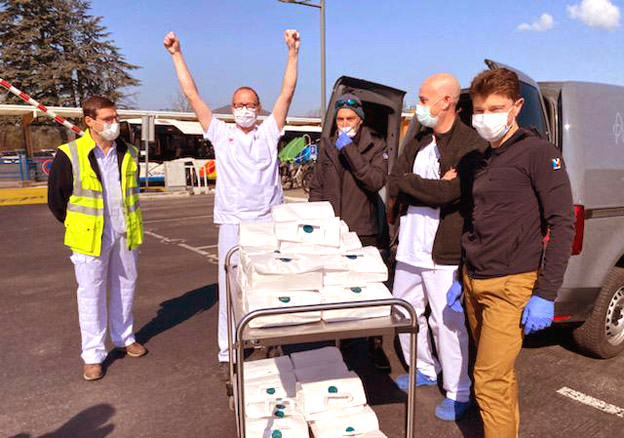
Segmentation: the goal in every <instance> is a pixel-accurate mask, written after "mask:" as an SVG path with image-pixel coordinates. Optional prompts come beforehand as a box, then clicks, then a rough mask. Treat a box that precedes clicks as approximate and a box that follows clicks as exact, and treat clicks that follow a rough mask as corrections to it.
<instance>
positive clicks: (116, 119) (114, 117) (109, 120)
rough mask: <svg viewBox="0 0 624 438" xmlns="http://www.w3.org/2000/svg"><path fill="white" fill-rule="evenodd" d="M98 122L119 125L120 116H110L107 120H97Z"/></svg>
mask: <svg viewBox="0 0 624 438" xmlns="http://www.w3.org/2000/svg"><path fill="white" fill-rule="evenodd" d="M95 120H97V121H98V122H103V123H115V122H117V123H119V116H110V117H106V118H105V119H97V118H96V119H95Z"/></svg>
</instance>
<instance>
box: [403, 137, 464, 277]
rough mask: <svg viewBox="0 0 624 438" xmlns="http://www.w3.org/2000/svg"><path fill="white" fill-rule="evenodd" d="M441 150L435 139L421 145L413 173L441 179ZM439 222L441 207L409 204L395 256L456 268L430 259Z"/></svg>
mask: <svg viewBox="0 0 624 438" xmlns="http://www.w3.org/2000/svg"><path fill="white" fill-rule="evenodd" d="M439 159H440V151H439V150H438V146H437V144H436V142H435V137H434V139H433V141H432V142H431V143H429V144H428V145H426V146H423V147H422V148H421V150H420V151H419V152H418V153H417V154H416V159H415V160H414V167H413V169H412V171H413V173H415V174H416V175H418V176H420V177H422V178H425V179H440V162H439ZM439 223H440V209H439V208H432V207H425V206H415V205H410V206H409V207H408V209H407V214H406V215H405V216H401V225H400V228H399V247H398V248H397V255H396V259H397V260H398V261H400V262H403V263H408V264H410V265H412V266H417V267H419V268H425V269H451V270H452V269H456V268H457V267H456V266H445V265H436V264H435V263H434V262H433V257H432V250H433V242H434V240H435V236H436V233H437V232H438V225H439Z"/></svg>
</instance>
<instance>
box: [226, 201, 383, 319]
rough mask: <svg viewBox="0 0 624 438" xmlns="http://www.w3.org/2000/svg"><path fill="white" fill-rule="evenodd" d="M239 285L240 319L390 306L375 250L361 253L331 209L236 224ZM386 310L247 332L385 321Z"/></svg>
mask: <svg viewBox="0 0 624 438" xmlns="http://www.w3.org/2000/svg"><path fill="white" fill-rule="evenodd" d="M239 243H240V246H241V251H240V268H239V269H238V281H239V284H240V287H241V290H242V299H243V307H244V311H245V313H249V312H251V311H254V310H258V309H274V308H280V307H290V306H301V305H310V304H320V303H337V302H355V301H363V300H378V299H385V298H391V293H390V291H389V290H388V289H387V288H386V287H385V286H384V284H383V282H384V281H386V280H387V279H388V269H387V267H386V265H385V264H384V262H383V260H382V258H381V255H380V254H379V250H378V249H377V248H375V247H364V248H362V244H361V243H360V240H359V239H358V237H357V235H356V234H355V233H354V232H350V231H349V228H348V226H347V225H346V224H345V223H344V222H343V221H341V220H340V219H339V218H337V217H335V216H334V210H333V208H332V206H331V204H330V203H329V202H301V203H289V204H281V205H277V206H275V207H273V208H272V221H267V222H243V223H241V224H240V240H239ZM389 314H390V308H389V307H388V306H383V307H367V308H360V309H345V310H330V311H323V312H305V313H294V314H287V315H278V316H270V317H261V318H256V319H254V320H252V322H251V323H250V326H251V327H254V328H255V327H275V326H286V325H295V324H305V323H310V322H317V321H319V320H320V319H324V320H325V321H328V322H332V321H345V320H353V319H363V318H375V317H383V316H387V315H389Z"/></svg>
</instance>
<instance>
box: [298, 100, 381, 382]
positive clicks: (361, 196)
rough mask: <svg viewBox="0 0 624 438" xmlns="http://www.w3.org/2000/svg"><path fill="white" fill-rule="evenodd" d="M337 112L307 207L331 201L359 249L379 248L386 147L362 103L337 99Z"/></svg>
mask: <svg viewBox="0 0 624 438" xmlns="http://www.w3.org/2000/svg"><path fill="white" fill-rule="evenodd" d="M336 109H337V112H336V132H335V134H334V135H333V136H332V137H331V139H330V140H329V142H323V143H322V147H321V151H320V153H319V157H318V160H317V162H316V165H315V167H314V176H313V178H312V182H311V183H310V201H311V202H314V201H329V202H330V203H331V205H332V207H334V212H335V213H336V216H339V217H340V218H341V219H342V220H344V221H345V222H346V223H347V225H348V226H349V229H350V230H351V231H354V232H356V233H357V235H358V237H359V238H360V240H361V242H362V245H364V246H377V242H378V238H379V234H380V229H379V218H378V211H377V209H378V205H379V195H378V192H379V190H380V189H381V188H382V187H383V186H384V185H385V184H386V179H387V177H388V152H387V146H386V141H385V140H384V139H383V137H381V136H380V135H379V134H378V133H376V132H375V131H373V130H372V129H371V128H369V127H368V126H364V125H363V123H364V109H363V107H362V101H361V100H360V99H359V98H358V97H357V96H355V95H354V94H345V95H343V96H342V97H340V98H339V99H338V100H337V101H336ZM369 342H370V350H369V355H370V357H371V359H372V361H373V364H374V365H375V366H376V367H377V368H379V369H381V370H384V371H390V362H389V361H388V358H387V357H386V355H385V353H384V352H383V348H382V347H381V338H371V339H370V340H369Z"/></svg>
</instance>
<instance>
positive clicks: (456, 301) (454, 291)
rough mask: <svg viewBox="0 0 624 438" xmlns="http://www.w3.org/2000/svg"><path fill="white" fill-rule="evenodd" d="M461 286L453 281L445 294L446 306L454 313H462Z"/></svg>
mask: <svg viewBox="0 0 624 438" xmlns="http://www.w3.org/2000/svg"><path fill="white" fill-rule="evenodd" d="M462 295H463V294H462V284H461V283H460V282H459V281H454V282H453V285H452V286H451V288H450V289H449V290H448V292H447V293H446V305H447V306H448V307H450V309H451V310H453V311H454V312H458V313H461V312H463V311H464V309H463V307H462V303H461V302H462Z"/></svg>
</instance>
